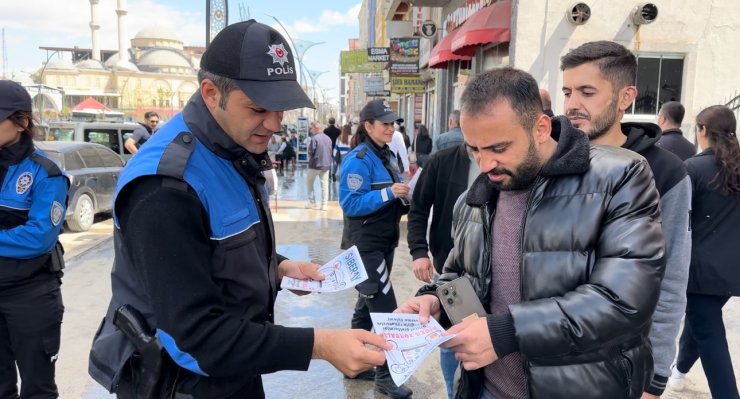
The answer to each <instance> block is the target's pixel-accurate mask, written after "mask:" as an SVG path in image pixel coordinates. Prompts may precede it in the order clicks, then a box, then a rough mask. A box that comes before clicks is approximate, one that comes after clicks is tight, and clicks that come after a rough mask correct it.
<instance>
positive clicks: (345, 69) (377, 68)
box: [339, 49, 383, 74]
mask: <svg viewBox="0 0 740 399" xmlns="http://www.w3.org/2000/svg"><path fill="white" fill-rule="evenodd" d="M339 59H340V64H341V73H342V74H345V73H380V72H382V71H383V64H380V63H377V62H370V61H369V60H368V59H367V51H366V50H364V49H363V50H349V51H342V52H341V53H340V55H339Z"/></svg>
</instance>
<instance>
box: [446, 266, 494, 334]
mask: <svg viewBox="0 0 740 399" xmlns="http://www.w3.org/2000/svg"><path fill="white" fill-rule="evenodd" d="M437 298H439V301H440V303H441V304H442V308H443V309H444V310H445V313H447V317H448V318H449V319H450V321H451V322H452V324H457V323H460V322H461V321H463V319H465V318H466V317H468V316H470V315H473V314H475V315H478V316H479V317H485V316H486V310H485V309H484V308H483V305H482V304H481V302H480V299H478V295H477V294H476V293H475V290H474V289H473V285H472V284H471V283H470V280H469V279H468V278H467V277H459V278H456V279H454V280H452V281H450V282H448V283H445V284H443V285H441V286H439V287H437Z"/></svg>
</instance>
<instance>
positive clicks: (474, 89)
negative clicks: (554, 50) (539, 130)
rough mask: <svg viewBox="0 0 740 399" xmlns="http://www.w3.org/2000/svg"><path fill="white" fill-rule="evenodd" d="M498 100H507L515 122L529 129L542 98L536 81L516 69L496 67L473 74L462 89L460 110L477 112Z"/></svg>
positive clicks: (470, 112) (538, 113) (537, 113)
mask: <svg viewBox="0 0 740 399" xmlns="http://www.w3.org/2000/svg"><path fill="white" fill-rule="evenodd" d="M502 99H504V100H507V101H508V102H509V105H510V106H511V108H512V109H513V110H514V111H515V112H516V113H517V114H518V115H519V124H521V125H522V127H523V128H524V130H526V131H527V132H530V131H531V130H532V128H533V127H534V124H535V122H536V121H537V116H538V115H540V114H542V101H540V89H539V88H538V87H537V81H535V80H534V78H533V77H532V75H530V74H528V73H527V72H524V71H522V70H520V69H514V68H510V67H506V68H498V69H492V70H490V71H488V72H484V73H482V74H480V75H478V76H476V77H475V78H474V79H473V81H472V82H470V83H469V84H468V85H467V87H466V88H465V91H464V92H463V95H462V99H461V102H462V107H461V111H462V112H463V113H467V114H471V115H474V116H475V115H479V114H481V113H483V112H485V111H486V110H487V109H488V106H490V105H491V104H493V103H494V102H496V101H499V100H502Z"/></svg>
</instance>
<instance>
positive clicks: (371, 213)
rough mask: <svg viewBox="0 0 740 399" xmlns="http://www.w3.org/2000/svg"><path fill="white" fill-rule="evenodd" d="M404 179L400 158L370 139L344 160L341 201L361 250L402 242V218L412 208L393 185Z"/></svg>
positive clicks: (382, 249) (351, 236) (351, 232)
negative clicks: (398, 159)
mask: <svg viewBox="0 0 740 399" xmlns="http://www.w3.org/2000/svg"><path fill="white" fill-rule="evenodd" d="M400 181H401V172H400V170H399V168H398V165H397V159H396V157H395V156H393V153H392V152H391V151H390V150H389V149H388V146H384V147H383V148H380V147H378V146H377V145H375V143H373V142H372V141H371V140H369V139H368V140H366V141H365V142H363V143H361V144H360V145H358V146H357V147H355V148H354V149H353V150H352V151H350V152H349V153H348V154H347V156H346V157H345V158H344V160H343V161H342V173H341V181H340V183H339V202H340V205H341V206H342V210H343V211H344V215H345V216H346V217H347V218H348V219H349V231H350V233H349V234H350V238H351V240H352V242H353V244H355V245H357V249H358V250H360V251H387V250H388V249H391V248H395V247H396V246H398V237H399V222H400V220H401V216H403V214H405V213H406V212H408V207H407V206H405V205H404V204H403V203H402V202H401V200H400V199H397V198H395V197H394V196H393V192H392V191H391V186H392V185H393V183H397V182H400Z"/></svg>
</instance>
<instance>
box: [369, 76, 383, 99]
mask: <svg viewBox="0 0 740 399" xmlns="http://www.w3.org/2000/svg"><path fill="white" fill-rule="evenodd" d="M383 90H385V83H384V82H383V77H382V76H366V77H365V93H371V92H379V91H383ZM368 95H369V94H368Z"/></svg>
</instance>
